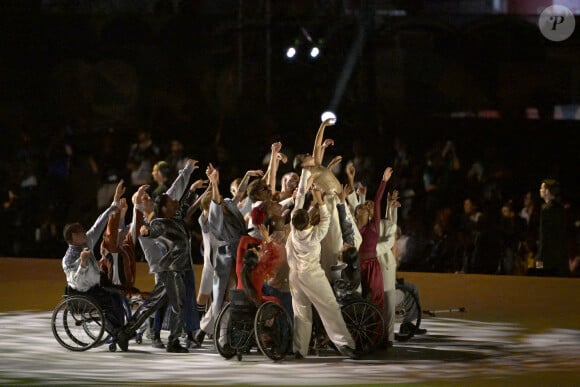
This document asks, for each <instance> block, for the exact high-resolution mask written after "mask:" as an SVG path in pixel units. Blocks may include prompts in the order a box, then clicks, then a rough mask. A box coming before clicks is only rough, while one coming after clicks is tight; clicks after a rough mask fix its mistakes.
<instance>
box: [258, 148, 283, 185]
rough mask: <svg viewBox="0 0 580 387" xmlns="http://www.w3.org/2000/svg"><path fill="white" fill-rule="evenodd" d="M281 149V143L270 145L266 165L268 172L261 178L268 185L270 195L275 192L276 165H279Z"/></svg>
mask: <svg viewBox="0 0 580 387" xmlns="http://www.w3.org/2000/svg"><path fill="white" fill-rule="evenodd" d="M281 149H282V143H281V142H275V143H273V144H272V146H271V147H270V163H269V164H268V170H267V171H266V173H265V174H264V176H263V177H262V179H264V180H265V181H266V183H267V184H269V185H270V191H271V192H272V194H274V193H275V192H276V174H277V173H278V164H279V163H280V160H279V159H278V156H279V155H280V150H281Z"/></svg>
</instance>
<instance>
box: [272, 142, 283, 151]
mask: <svg viewBox="0 0 580 387" xmlns="http://www.w3.org/2000/svg"><path fill="white" fill-rule="evenodd" d="M270 149H271V150H272V153H278V152H280V150H281V149H282V143H281V142H280V141H278V142H275V143H273V144H272V146H271V147H270Z"/></svg>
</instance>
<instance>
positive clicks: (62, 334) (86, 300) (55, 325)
mask: <svg viewBox="0 0 580 387" xmlns="http://www.w3.org/2000/svg"><path fill="white" fill-rule="evenodd" d="M120 296H121V301H122V305H123V310H124V314H125V316H124V317H125V321H127V320H128V319H129V318H130V317H131V313H132V310H133V309H134V308H136V307H138V305H140V304H141V303H142V299H141V298H140V297H132V298H130V299H128V298H126V297H125V296H124V295H122V294H120ZM108 313H110V312H109V311H108V310H107V309H105V308H102V307H101V306H100V304H99V303H98V302H97V301H96V300H95V299H94V298H93V297H91V296H90V295H86V294H82V293H79V292H77V291H75V290H74V289H71V288H69V287H68V286H67V287H66V288H65V294H64V296H63V299H62V300H61V301H60V302H59V303H58V305H57V306H56V307H55V308H54V310H53V312H52V317H51V320H50V324H51V327H52V334H53V335H54V338H55V339H56V341H57V342H58V343H59V344H60V345H62V346H63V347H64V348H66V349H68V350H70V351H76V352H81V351H86V350H89V349H91V348H95V347H98V346H101V345H103V344H109V351H111V352H114V351H116V350H117V344H116V342H115V340H114V339H113V337H112V336H113V335H112V332H110V329H109V328H108V326H109V324H108V323H107V321H108V320H107V314H108ZM135 340H136V342H137V343H138V344H140V343H141V341H142V333H138V334H137V335H136V337H135Z"/></svg>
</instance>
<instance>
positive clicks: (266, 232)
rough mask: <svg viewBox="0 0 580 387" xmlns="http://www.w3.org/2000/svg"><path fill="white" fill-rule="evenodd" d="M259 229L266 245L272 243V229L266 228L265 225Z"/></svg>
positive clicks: (259, 226) (260, 225)
mask: <svg viewBox="0 0 580 387" xmlns="http://www.w3.org/2000/svg"><path fill="white" fill-rule="evenodd" d="M257 228H258V232H259V233H260V236H261V237H262V240H263V241H264V243H268V242H270V228H269V227H267V226H265V225H264V224H259V225H258V226H257Z"/></svg>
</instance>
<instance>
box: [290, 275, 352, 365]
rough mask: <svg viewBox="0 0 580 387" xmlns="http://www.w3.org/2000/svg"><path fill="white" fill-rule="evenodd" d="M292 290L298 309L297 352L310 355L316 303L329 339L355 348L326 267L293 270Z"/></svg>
mask: <svg viewBox="0 0 580 387" xmlns="http://www.w3.org/2000/svg"><path fill="white" fill-rule="evenodd" d="M289 282H290V293H292V309H293V310H294V343H293V344H294V352H300V354H301V355H302V356H306V355H307V354H308V346H309V343H310V337H311V335H312V305H314V307H315V308H316V311H317V312H318V314H319V315H320V320H321V321H322V324H323V325H324V329H326V333H327V334H328V338H329V339H330V340H332V342H333V343H334V344H335V345H336V346H337V347H341V346H343V345H348V346H349V347H351V348H353V349H354V348H355V343H354V340H353V339H352V337H351V335H350V333H349V332H348V329H347V327H346V323H345V322H344V319H343V318H342V313H341V312H340V307H339V306H338V302H336V297H335V296H334V293H333V292H332V288H331V287H330V283H329V282H328V279H327V278H326V275H325V274H324V270H322V268H320V269H317V270H315V271H313V272H304V273H297V272H296V271H295V270H290V276H289Z"/></svg>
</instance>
